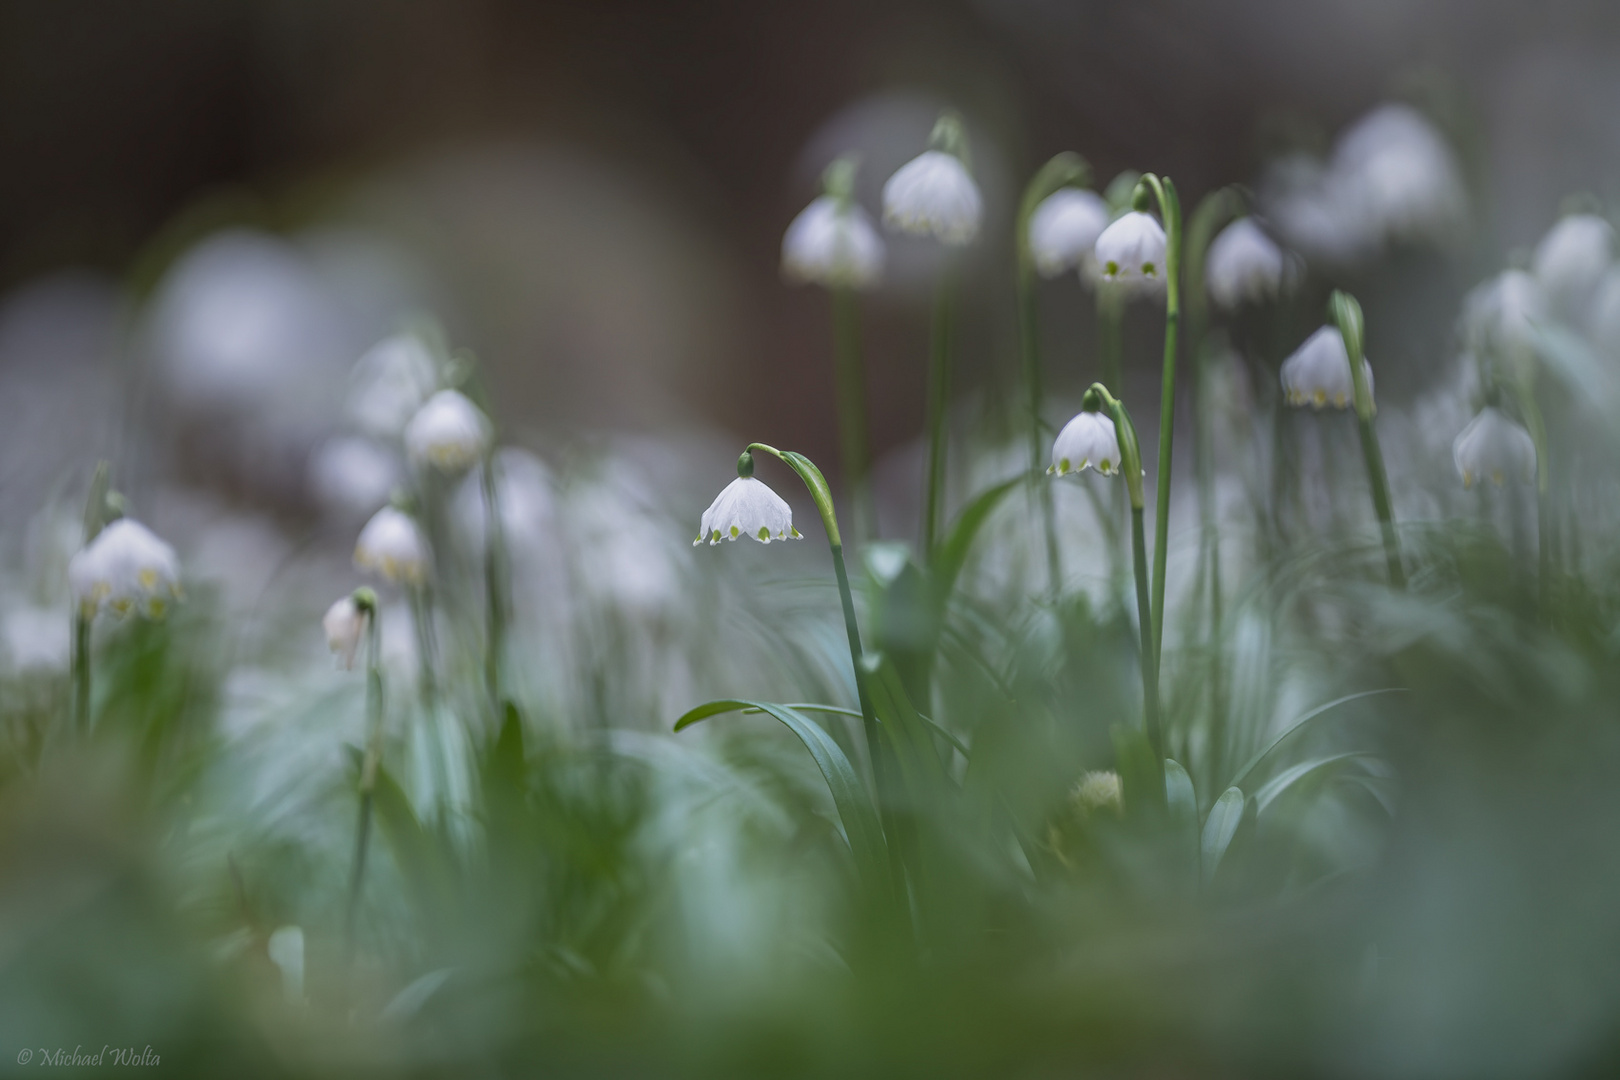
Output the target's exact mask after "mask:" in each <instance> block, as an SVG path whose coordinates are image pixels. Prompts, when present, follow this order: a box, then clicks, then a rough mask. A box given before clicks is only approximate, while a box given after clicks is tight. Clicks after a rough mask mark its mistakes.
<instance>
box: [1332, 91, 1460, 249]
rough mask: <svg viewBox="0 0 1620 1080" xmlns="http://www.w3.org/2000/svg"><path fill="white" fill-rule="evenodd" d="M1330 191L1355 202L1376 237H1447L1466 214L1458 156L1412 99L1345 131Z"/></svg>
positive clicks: (1370, 233) (1375, 112) (1370, 236)
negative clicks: (1409, 102) (1413, 104)
mask: <svg viewBox="0 0 1620 1080" xmlns="http://www.w3.org/2000/svg"><path fill="white" fill-rule="evenodd" d="M1329 189H1330V192H1331V193H1332V194H1335V195H1337V197H1338V198H1340V199H1342V200H1345V201H1346V202H1347V203H1348V204H1349V205H1350V206H1351V207H1352V208H1353V211H1354V212H1355V213H1356V214H1357V215H1358V216H1359V217H1360V219H1361V220H1360V224H1361V227H1362V229H1363V230H1364V231H1365V234H1366V236H1367V238H1368V239H1369V240H1372V241H1373V242H1379V241H1387V240H1417V239H1431V240H1432V239H1443V238H1445V237H1447V236H1449V235H1451V234H1453V233H1454V232H1455V231H1456V230H1457V229H1458V228H1459V227H1460V226H1462V225H1463V224H1464V223H1465V222H1466V219H1467V208H1468V196H1467V192H1466V190H1465V189H1464V187H1463V183H1462V178H1461V172H1460V170H1459V169H1458V167H1457V160H1456V156H1455V155H1454V154H1453V153H1452V151H1451V147H1450V146H1449V145H1447V143H1446V141H1445V139H1444V138H1443V137H1442V136H1441V135H1440V132H1439V131H1437V130H1436V129H1435V127H1434V125H1433V124H1431V123H1430V122H1429V121H1428V120H1427V119H1426V118H1425V117H1424V116H1423V114H1422V113H1420V112H1418V111H1417V110H1416V109H1413V108H1411V107H1410V106H1407V105H1383V106H1380V107H1379V108H1377V109H1374V110H1373V111H1372V112H1370V113H1368V114H1367V115H1366V116H1364V117H1362V118H1361V119H1360V120H1358V121H1356V123H1355V124H1353V125H1352V126H1351V127H1350V129H1349V130H1348V131H1346V132H1345V133H1344V134H1343V135H1342V136H1340V138H1339V142H1338V145H1337V146H1336V147H1335V148H1334V152H1333V162H1332V166H1331V181H1330V184H1329Z"/></svg>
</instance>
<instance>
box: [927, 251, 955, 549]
mask: <svg viewBox="0 0 1620 1080" xmlns="http://www.w3.org/2000/svg"><path fill="white" fill-rule="evenodd" d="M954 291H955V283H954V281H953V271H952V268H951V267H950V266H949V265H947V266H946V267H945V268H944V269H943V270H941V271H940V275H939V287H938V289H937V291H936V292H935V295H934V319H933V328H932V331H931V336H930V342H929V345H930V359H929V369H928V400H927V412H928V416H927V423H928V473H927V476H926V477H925V479H924V484H925V485H926V486H925V488H924V492H923V523H922V557H923V561H924V562H925V563H927V562H929V561H931V560H932V559H933V554H934V538H935V537H936V536H937V535H938V534H939V527H940V520H939V519H940V515H941V514H942V513H943V512H944V504H945V452H946V448H947V444H948V442H949V440H948V439H947V437H946V435H947V432H946V429H947V427H948V426H949V425H948V424H947V418H948V413H949V411H950V400H951V329H952V326H951V323H952V318H951V314H952V312H951V308H952V304H953V300H954V296H953V293H954Z"/></svg>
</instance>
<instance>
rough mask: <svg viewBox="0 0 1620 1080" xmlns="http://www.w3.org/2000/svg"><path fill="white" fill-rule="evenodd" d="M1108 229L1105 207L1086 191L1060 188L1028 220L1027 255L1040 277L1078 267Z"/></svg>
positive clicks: (1045, 199) (1091, 193)
mask: <svg viewBox="0 0 1620 1080" xmlns="http://www.w3.org/2000/svg"><path fill="white" fill-rule="evenodd" d="M1107 227H1108V204H1107V203H1106V202H1104V201H1103V198H1102V196H1101V195H1098V194H1097V193H1096V192H1095V191H1089V190H1087V189H1085V188H1076V187H1065V188H1059V189H1058V190H1057V191H1054V192H1053V193H1052V194H1050V195H1048V196H1047V197H1046V198H1044V199H1042V200H1041V203H1040V205H1039V206H1037V207H1036V208H1035V212H1034V213H1033V214H1031V215H1030V217H1029V238H1028V239H1029V253H1030V256H1031V258H1032V259H1033V260H1034V262H1035V269H1036V270H1037V271H1039V273H1040V275H1041V276H1042V277H1047V278H1051V277H1057V276H1058V275H1059V274H1061V273H1064V272H1065V271H1068V270H1073V269H1076V268H1078V267H1080V266H1081V265H1082V264H1083V263H1084V262H1085V261H1086V260H1087V259H1088V258H1089V257H1090V255H1091V253H1092V250H1093V249H1094V248H1095V247H1096V246H1097V237H1099V236H1101V235H1102V232H1103V230H1104V229H1106V228H1107Z"/></svg>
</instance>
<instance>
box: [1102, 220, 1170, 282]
mask: <svg viewBox="0 0 1620 1080" xmlns="http://www.w3.org/2000/svg"><path fill="white" fill-rule="evenodd" d="M1095 251H1096V256H1097V268H1098V270H1099V271H1100V272H1101V273H1102V276H1103V280H1104V281H1109V282H1122V283H1125V284H1130V283H1132V282H1137V281H1144V280H1145V281H1162V280H1164V275H1165V269H1166V268H1165V265H1164V260H1165V237H1164V228H1163V227H1162V226H1161V225H1160V224H1159V222H1158V219H1157V218H1155V217H1154V216H1153V215H1152V214H1149V213H1147V212H1146V211H1142V210H1132V211H1131V212H1130V213H1128V214H1124V215H1122V216H1121V217H1120V218H1119V220H1117V221H1115V222H1114V223H1113V224H1111V225H1109V226H1108V227H1107V228H1106V229H1104V230H1103V231H1102V233H1101V234H1100V235H1098V237H1097V244H1096V248H1095Z"/></svg>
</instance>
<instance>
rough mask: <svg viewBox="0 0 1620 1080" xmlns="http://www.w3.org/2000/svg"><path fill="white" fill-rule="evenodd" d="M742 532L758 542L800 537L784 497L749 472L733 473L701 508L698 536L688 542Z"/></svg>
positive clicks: (732, 536)
mask: <svg viewBox="0 0 1620 1080" xmlns="http://www.w3.org/2000/svg"><path fill="white" fill-rule="evenodd" d="M742 536H751V537H753V538H754V539H755V540H758V541H759V542H760V543H762V544H768V543H770V542H771V541H772V540H799V539H802V537H801V536H800V534H799V530H798V529H795V528H794V527H793V510H792V508H791V507H789V506H788V504H787V501H786V500H785V499H783V498H782V496H780V495H778V494H777V493H776V492H774V491H772V490H771V489H770V487H769V486H767V485H766V484H765V482H764V481H762V480H756V479H755V478H754V477H752V476H739V477H737V479H735V480H733V481H732V482H731V483H729V484H727V485H726V487H725V490H723V491H722V492H720V494H718V495H716V496H715V497H714V502H712V503H710V504H709V508H708V509H707V510H705V511H703V520H702V523H701V524H700V525H699V527H698V538H697V539H696V540H694V541H692V546H693V547H697V546H698V545H699V544H701V543H703V541H705V540H707V541H708V542H709V543H710V544H718V543H719V542H720V541H722V540H736V539H737V538H738V537H742Z"/></svg>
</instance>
